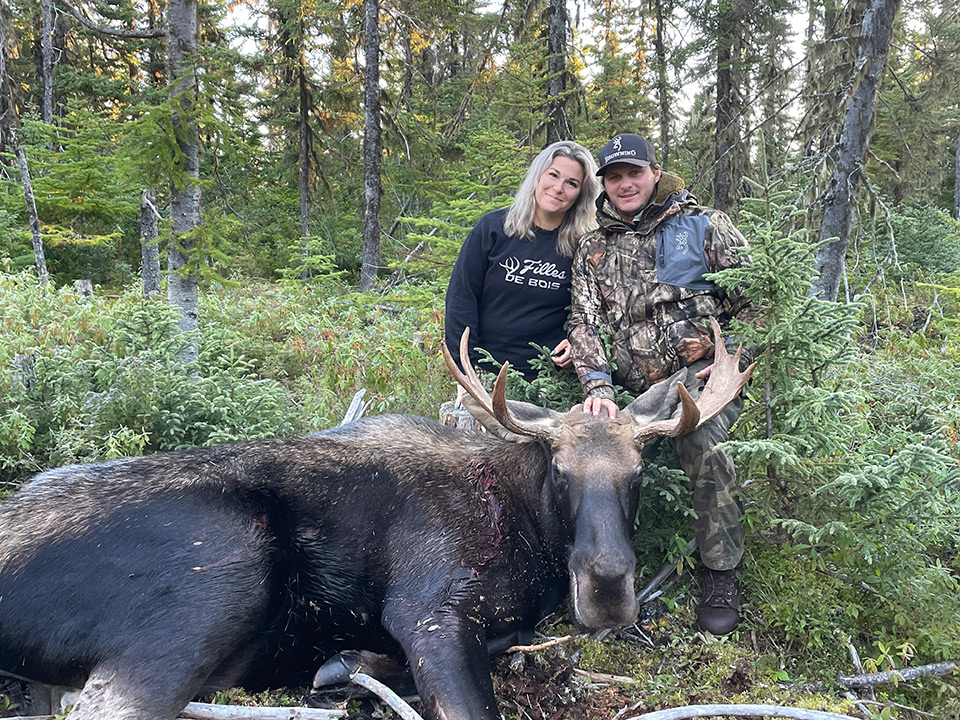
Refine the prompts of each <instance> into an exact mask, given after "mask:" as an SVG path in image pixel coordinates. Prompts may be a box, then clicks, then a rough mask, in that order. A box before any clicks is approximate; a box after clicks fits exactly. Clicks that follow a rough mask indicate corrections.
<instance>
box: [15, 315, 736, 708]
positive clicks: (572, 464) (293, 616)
mask: <svg viewBox="0 0 960 720" xmlns="http://www.w3.org/2000/svg"><path fill="white" fill-rule="evenodd" d="M715 334H716V348H717V353H718V356H717V358H716V365H715V367H714V371H713V374H712V375H711V377H710V380H709V383H708V385H707V387H706V389H705V390H704V392H703V393H702V394H701V396H700V398H699V399H698V400H697V402H696V403H694V402H693V401H692V400H691V399H690V396H689V395H688V394H687V392H686V390H685V389H684V388H683V385H682V384H681V381H682V380H683V379H684V378H685V371H681V372H680V373H678V374H677V375H675V376H674V377H672V378H671V379H670V380H668V381H664V382H662V383H659V384H658V385H655V386H654V387H653V388H652V389H651V390H650V391H648V392H647V393H645V394H644V395H643V396H641V397H640V398H638V399H637V400H636V401H635V402H634V403H632V404H631V405H629V406H628V407H627V408H626V409H625V410H624V411H622V412H621V413H619V414H618V415H617V417H616V418H614V419H607V418H596V417H594V416H593V415H590V414H585V413H583V412H580V411H579V409H578V408H575V409H574V410H572V411H571V412H567V413H558V412H554V411H552V410H547V409H544V408H540V407H537V406H535V405H531V404H529V403H518V402H513V401H507V400H506V399H505V383H506V373H505V372H501V374H500V376H499V377H498V379H497V382H496V384H495V386H494V390H493V395H492V397H491V396H490V395H489V394H488V393H487V392H486V391H485V390H484V389H483V386H482V384H481V383H480V381H479V380H478V378H477V377H476V375H475V374H474V373H473V371H472V369H471V368H469V367H468V368H466V369H465V371H461V370H460V369H459V368H457V367H456V365H455V364H454V362H453V361H452V360H451V359H450V357H449V354H446V362H447V365H448V367H449V369H450V371H451V373H452V374H453V376H454V377H455V378H456V379H457V380H458V381H459V382H460V383H461V384H462V385H463V386H464V387H465V388H466V390H467V392H468V393H469V394H470V396H471V398H472V400H471V402H470V405H471V412H473V413H474V414H475V417H477V419H478V420H480V421H481V422H482V423H483V424H484V426H485V427H486V428H487V429H488V430H489V432H487V433H477V432H466V431H461V430H456V429H451V428H445V427H443V426H441V425H440V424H438V423H436V422H433V421H431V420H426V419H424V418H420V417H413V416H390V415H384V416H380V417H372V418H366V419H362V420H358V421H356V422H354V423H350V424H349V425H345V426H341V427H337V428H334V429H331V430H328V431H326V432H322V433H318V434H316V435H311V436H307V437H300V438H289V439H276V440H264V441H256V442H245V443H238V444H234V445H228V446H223V447H216V448H203V449H196V450H186V451H181V452H172V453H164V454H158V455H153V456H147V457H138V458H128V459H123V460H114V461H110V462H104V463H97V464H90V465H76V466H71V467H65V468H60V469H57V470H51V471H49V472H45V473H42V474H41V475H38V476H37V477H36V478H34V479H33V480H32V481H30V482H28V483H26V484H25V485H24V486H23V487H22V488H21V489H20V490H19V491H18V492H17V493H16V494H15V495H14V496H13V497H11V498H10V499H9V500H8V501H7V502H6V503H4V504H3V505H2V506H0V673H8V674H14V675H16V676H18V677H21V678H26V679H28V680H33V681H36V682H42V683H47V684H51V685H64V686H73V687H78V688H82V690H81V692H80V695H79V697H78V700H77V702H76V705H75V706H74V709H73V711H72V713H71V714H70V716H69V717H70V720H173V718H176V717H177V715H178V713H179V712H180V711H181V710H182V709H183V707H184V706H185V705H186V703H187V702H189V701H190V700H191V699H192V698H194V697H195V696H197V695H199V694H201V693H207V692H211V691H213V690H217V689H221V688H225V687H230V686H236V685H240V686H244V687H248V688H251V689H257V688H263V687H269V686H283V685H287V686H291V685H297V684H305V683H307V682H309V681H310V678H311V677H312V676H313V673H314V672H315V671H316V670H317V668H318V667H320V665H321V664H323V663H324V662H325V661H327V660H329V659H331V658H334V657H335V656H338V653H347V651H351V654H350V656H351V657H357V656H358V654H357V653H356V652H352V651H364V653H367V654H369V653H378V654H382V655H385V656H389V657H392V658H394V659H396V660H397V661H398V662H399V663H400V664H401V665H402V664H403V663H406V665H407V666H408V668H409V671H410V673H411V675H412V677H413V680H414V682H415V684H416V687H417V691H418V692H419V695H420V698H421V700H422V703H423V708H422V710H423V713H424V715H425V716H427V717H429V718H433V719H437V720H438V719H439V718H445V719H446V720H497V719H498V718H499V717H500V714H499V712H498V710H497V707H496V699H495V698H494V694H493V687H492V682H491V678H490V667H489V655H490V654H491V653H496V652H501V651H503V650H504V649H506V648H507V647H509V646H510V645H511V644H514V643H515V642H518V641H520V642H524V641H528V640H529V638H530V637H531V636H532V632H533V628H534V626H535V624H536V623H537V622H538V621H539V620H540V619H541V618H543V617H544V616H545V615H547V614H548V613H549V612H551V611H553V610H554V609H555V608H556V606H557V605H558V604H559V603H560V602H561V601H562V600H563V599H564V598H569V602H570V609H571V613H572V615H573V616H574V617H575V618H576V620H577V621H578V622H579V623H581V624H582V625H583V626H585V627H587V628H609V627H618V626H622V625H627V624H630V623H632V622H634V621H635V619H636V614H637V602H636V597H635V594H634V585H633V583H634V569H635V564H634V556H633V552H632V548H631V545H630V534H631V531H632V523H633V520H634V514H635V512H636V507H637V491H638V490H637V488H638V483H637V482H636V480H637V478H638V475H639V473H640V467H641V458H640V453H641V449H642V446H643V443H644V442H645V441H646V440H647V439H649V438H651V437H654V436H658V435H664V436H677V435H680V434H683V433H686V432H690V431H692V430H693V429H695V428H696V427H698V426H699V425H701V424H702V423H704V422H706V421H707V420H709V419H710V418H712V417H713V416H715V415H716V414H717V413H719V412H720V411H721V410H722V409H723V407H724V406H725V405H726V404H727V403H728V402H729V401H730V400H731V399H732V398H734V397H735V396H736V395H737V393H738V392H739V391H740V388H741V387H742V386H743V385H744V383H745V382H746V381H747V378H748V377H749V374H750V371H751V369H752V368H751V369H748V370H747V371H746V372H743V373H741V372H740V371H739V367H738V362H739V359H738V356H735V355H730V354H728V353H727V352H726V351H725V350H724V349H723V347H724V345H723V340H722V338H721V337H720V336H719V328H715ZM466 342H467V333H464V338H463V343H464V345H465V344H466ZM461 357H467V352H466V348H465V347H464V348H463V349H462V352H461ZM505 370H506V368H504V371H505ZM678 402H679V405H680V407H681V408H682V409H681V411H680V412H678V413H674V412H673V411H674V409H675V408H676V406H677V403H678ZM347 656H348V655H346V654H345V655H344V656H343V657H347ZM371 657H373V656H371ZM322 675H323V673H321V676H322Z"/></svg>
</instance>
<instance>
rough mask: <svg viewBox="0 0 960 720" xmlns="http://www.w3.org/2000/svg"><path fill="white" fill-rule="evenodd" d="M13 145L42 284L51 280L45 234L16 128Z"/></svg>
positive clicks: (25, 155) (28, 168) (12, 133)
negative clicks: (44, 251)
mask: <svg viewBox="0 0 960 720" xmlns="http://www.w3.org/2000/svg"><path fill="white" fill-rule="evenodd" d="M10 134H11V135H12V136H13V146H14V150H15V152H16V155H17V168H18V169H19V171H20V184H21V185H22V186H23V198H24V200H25V202H26V204H27V217H28V218H29V219H30V240H31V242H32V243H33V255H34V258H35V259H36V266H37V278H38V279H39V280H40V284H41V285H46V284H47V283H48V282H50V276H49V275H48V274H47V259H46V257H45V256H44V254H43V236H42V235H41V234H40V216H39V215H37V203H36V202H35V201H34V199H33V182H32V181H31V180H30V166H29V165H27V153H26V151H24V149H23V143H22V142H21V141H20V132H19V131H18V130H14V131H13V132H11V133H10Z"/></svg>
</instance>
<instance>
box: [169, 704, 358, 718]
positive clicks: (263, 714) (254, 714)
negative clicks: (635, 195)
mask: <svg viewBox="0 0 960 720" xmlns="http://www.w3.org/2000/svg"><path fill="white" fill-rule="evenodd" d="M346 715H347V711H346V710H320V709H317V708H298V707H247V706H240V705H212V704H210V703H195V702H192V703H189V704H188V705H187V706H186V707H185V708H184V709H183V710H181V711H180V717H181V719H183V718H185V719H186V720H334V719H335V718H343V717H346Z"/></svg>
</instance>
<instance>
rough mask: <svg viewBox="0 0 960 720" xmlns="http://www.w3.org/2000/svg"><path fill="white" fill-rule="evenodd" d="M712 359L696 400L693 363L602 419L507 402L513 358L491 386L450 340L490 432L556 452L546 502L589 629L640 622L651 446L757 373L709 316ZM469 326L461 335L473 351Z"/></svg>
mask: <svg viewBox="0 0 960 720" xmlns="http://www.w3.org/2000/svg"><path fill="white" fill-rule="evenodd" d="M711 324H712V329H713V333H714V353H715V354H714V364H713V366H712V369H711V373H710V376H709V379H708V380H707V383H706V385H705V386H704V387H703V389H702V391H701V392H700V393H699V396H698V398H697V399H696V400H694V399H693V398H692V397H691V395H690V393H689V392H688V391H687V389H686V387H685V386H684V384H683V383H684V381H685V380H687V381H690V380H693V378H692V377H688V376H689V373H688V369H687V368H684V369H682V370H680V371H679V372H677V373H675V374H674V375H673V376H671V377H670V378H668V379H666V380H664V381H662V382H660V383H657V384H656V385H654V386H653V387H651V388H650V389H649V390H647V392H645V393H643V394H642V395H641V396H640V397H638V398H637V399H636V400H635V401H634V402H632V403H631V404H630V405H628V406H627V407H626V408H624V409H623V410H622V411H621V412H620V413H618V414H617V416H616V417H615V418H608V417H605V416H601V417H595V416H594V415H592V414H590V413H585V412H583V411H582V406H580V405H577V406H574V407H573V408H572V409H571V410H570V411H568V412H563V413H562V412H557V411H554V410H549V409H547V408H542V407H539V406H537V405H533V404H531V403H526V402H517V401H513V400H507V399H506V378H507V372H508V369H509V364H504V366H503V367H502V368H501V370H500V373H499V375H498V376H497V379H496V382H495V383H494V387H493V396H492V397H491V396H490V394H489V393H488V392H487V391H486V389H485V388H484V387H483V384H482V383H481V381H480V379H479V378H478V377H477V374H476V372H475V371H474V370H473V368H472V367H470V366H469V363H468V364H467V365H466V367H465V368H464V370H462V371H461V370H460V368H458V367H457V364H456V363H455V362H454V360H453V358H452V357H451V355H450V353H449V351H448V350H447V348H446V346H444V348H443V354H444V360H445V361H446V364H447V368H448V369H449V370H450V373H451V374H452V375H453V377H454V378H455V379H456V380H457V382H458V383H460V385H462V386H463V388H464V389H465V390H466V392H467V393H468V394H469V398H471V399H472V402H471V400H470V399H468V398H465V405H466V407H467V409H468V410H469V411H470V413H471V414H472V415H473V416H474V417H475V418H476V419H477V420H478V421H479V422H480V423H481V424H482V425H483V426H484V427H485V428H486V429H487V430H488V431H490V432H492V433H494V434H495V435H497V436H499V437H501V438H503V439H505V440H510V441H513V442H538V443H540V444H541V445H542V446H543V447H544V448H545V449H546V450H547V452H548V454H549V457H550V458H551V464H552V472H551V473H550V474H549V476H548V478H547V481H546V482H545V483H544V490H543V501H544V503H546V504H547V505H548V506H549V507H550V508H552V509H553V512H554V513H558V514H559V518H558V521H559V522H560V523H561V524H562V525H563V528H564V530H565V533H564V536H565V537H566V538H568V542H569V548H568V554H567V567H568V570H569V574H570V588H569V589H570V604H571V609H572V611H573V614H574V617H575V618H576V619H577V621H578V622H580V623H581V624H582V625H584V626H585V627H588V628H608V627H619V626H623V625H629V624H631V623H633V622H635V620H636V616H637V611H638V606H637V600H636V595H635V592H634V584H633V583H634V569H635V564H636V561H635V557H634V552H633V547H632V546H631V542H630V538H631V535H632V531H633V525H634V519H635V516H636V512H637V504H638V499H639V495H638V493H639V480H640V477H641V471H642V457H641V452H642V450H643V446H644V444H645V443H646V442H647V441H648V440H650V439H651V438H655V437H678V436H680V435H685V434H687V433H691V432H694V431H696V430H697V429H698V428H700V427H701V426H703V425H704V424H705V423H707V422H709V421H710V420H712V419H713V418H714V417H716V416H717V415H718V414H720V412H721V411H722V410H723V409H724V407H726V405H727V404H728V403H729V402H730V401H731V400H733V399H734V398H735V397H736V396H737V395H738V394H739V392H740V390H741V388H743V386H744V385H745V384H746V383H747V381H748V380H749V379H750V375H751V374H752V372H753V369H754V365H755V364H754V365H750V366H749V367H748V368H747V369H746V370H744V371H742V372H741V370H740V356H741V349H740V348H738V349H737V351H736V353H732V354H731V353H729V352H727V350H726V348H725V346H724V341H723V337H722V336H721V332H720V326H719V325H718V324H717V322H716V320H714V319H713V318H711ZM469 334H470V329H469V328H467V329H465V330H464V332H463V336H462V338H461V340H460V357H461V358H466V357H468V340H469Z"/></svg>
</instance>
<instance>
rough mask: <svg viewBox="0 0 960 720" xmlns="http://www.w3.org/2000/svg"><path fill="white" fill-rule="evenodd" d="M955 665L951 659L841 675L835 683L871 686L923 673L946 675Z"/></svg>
mask: <svg viewBox="0 0 960 720" xmlns="http://www.w3.org/2000/svg"><path fill="white" fill-rule="evenodd" d="M956 667H957V663H956V662H955V661H953V660H951V661H949V662H941V663H933V664H931V665H917V666H916V667H911V668H904V669H903V670H887V671H886V672H878V673H868V674H866V675H841V676H840V677H838V678H837V683H839V684H840V685H843V686H844V687H848V688H862V687H873V686H874V685H887V684H889V683H898V682H908V681H910V680H915V679H916V678H918V677H921V676H923V675H946V674H947V673H948V672H951V671H952V670H954V669H955V668H956Z"/></svg>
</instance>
